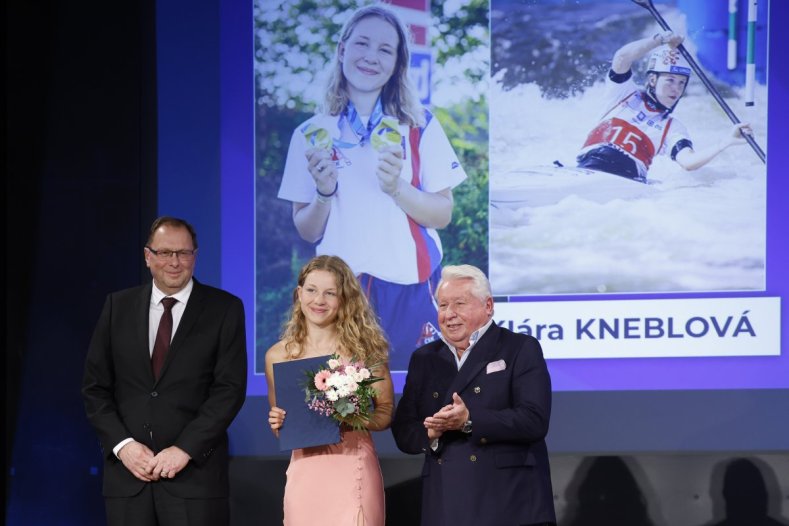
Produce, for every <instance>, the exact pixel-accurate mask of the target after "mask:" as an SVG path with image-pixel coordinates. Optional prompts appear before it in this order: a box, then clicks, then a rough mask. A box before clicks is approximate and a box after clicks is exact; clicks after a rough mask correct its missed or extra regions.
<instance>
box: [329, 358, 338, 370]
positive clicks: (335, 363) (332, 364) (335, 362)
mask: <svg viewBox="0 0 789 526" xmlns="http://www.w3.org/2000/svg"><path fill="white" fill-rule="evenodd" d="M339 366H340V360H335V359H334V358H332V359H330V360H329V369H336V368H338V367H339Z"/></svg>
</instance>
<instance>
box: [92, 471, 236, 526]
mask: <svg viewBox="0 0 789 526" xmlns="http://www.w3.org/2000/svg"><path fill="white" fill-rule="evenodd" d="M168 483H169V481H159V482H149V483H147V484H146V485H145V487H144V488H143V490H142V491H141V492H140V493H138V494H137V495H135V496H133V497H105V499H104V502H105V505H106V510H107V526H227V525H228V524H229V522H230V506H229V503H228V499H227V498H221V499H182V498H180V497H175V496H173V495H172V494H170V492H169V491H168V490H167V487H166V485H167V484H168Z"/></svg>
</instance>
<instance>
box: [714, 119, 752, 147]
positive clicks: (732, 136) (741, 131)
mask: <svg viewBox="0 0 789 526" xmlns="http://www.w3.org/2000/svg"><path fill="white" fill-rule="evenodd" d="M746 135H753V130H752V129H751V125H750V124H748V123H747V122H740V123H738V124H735V125H734V126H732V127H731V130H730V132H729V135H728V136H727V137H726V138H725V139H724V141H723V144H722V146H723V147H724V148H727V147H729V146H734V145H736V144H745V143H746V140H745V136H746Z"/></svg>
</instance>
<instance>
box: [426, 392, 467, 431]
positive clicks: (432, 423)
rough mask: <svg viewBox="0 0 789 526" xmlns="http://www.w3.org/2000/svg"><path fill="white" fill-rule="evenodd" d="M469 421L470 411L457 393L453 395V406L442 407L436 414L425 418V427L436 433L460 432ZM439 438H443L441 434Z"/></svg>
mask: <svg viewBox="0 0 789 526" xmlns="http://www.w3.org/2000/svg"><path fill="white" fill-rule="evenodd" d="M468 419H469V411H468V408H467V407H466V404H465V403H464V402H463V399H462V398H460V396H459V395H458V394H457V393H452V404H450V405H446V406H444V407H442V408H441V409H440V410H439V411H438V412H437V413H436V414H434V415H433V416H429V417H427V418H425V422H424V423H425V427H426V428H427V430H428V437H430V438H431V439H433V438H437V437H435V436H433V437H431V436H430V430H433V431H434V432H440V433H444V432H445V431H459V430H460V429H462V428H463V424H465V423H466V421H467V420H468ZM438 436H441V435H440V434H439V435H438Z"/></svg>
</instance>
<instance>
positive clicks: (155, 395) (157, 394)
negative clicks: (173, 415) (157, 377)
mask: <svg viewBox="0 0 789 526" xmlns="http://www.w3.org/2000/svg"><path fill="white" fill-rule="evenodd" d="M157 396H159V393H157V392H156V391H153V392H152V393H151V398H156V397H157Z"/></svg>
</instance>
